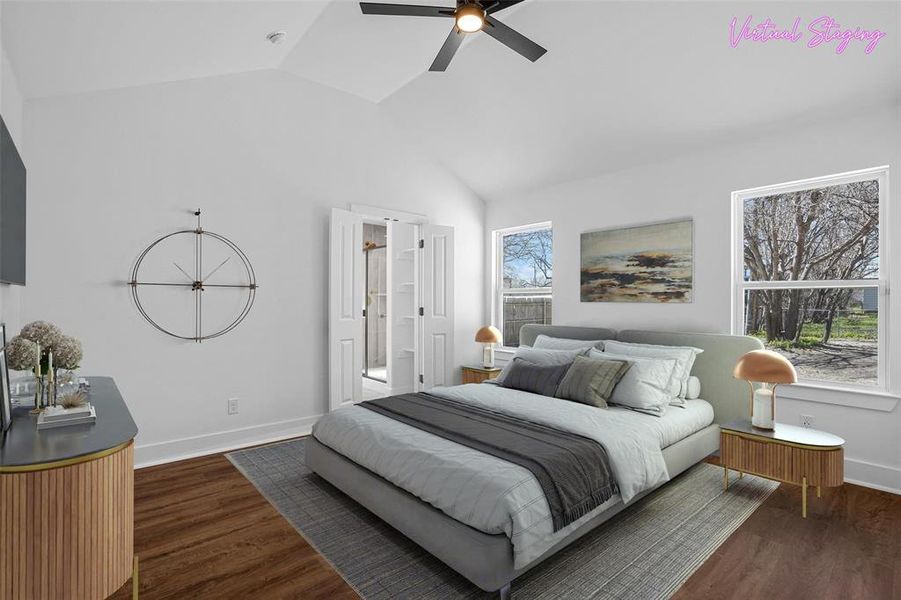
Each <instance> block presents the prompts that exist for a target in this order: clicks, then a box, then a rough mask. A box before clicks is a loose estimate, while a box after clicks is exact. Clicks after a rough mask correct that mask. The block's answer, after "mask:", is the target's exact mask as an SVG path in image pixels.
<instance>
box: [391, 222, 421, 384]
mask: <svg viewBox="0 0 901 600" xmlns="http://www.w3.org/2000/svg"><path fill="white" fill-rule="evenodd" d="M418 267H419V231H418V225H413V224H412V223H401V222H398V221H389V222H388V320H389V321H388V393H389V394H391V395H394V394H406V393H409V392H412V391H415V390H416V384H417V382H418V380H419V363H418V362H417V360H416V357H417V353H418V346H419V299H418V298H419V296H418V287H419V282H418V276H417V275H418V273H419V268H418Z"/></svg>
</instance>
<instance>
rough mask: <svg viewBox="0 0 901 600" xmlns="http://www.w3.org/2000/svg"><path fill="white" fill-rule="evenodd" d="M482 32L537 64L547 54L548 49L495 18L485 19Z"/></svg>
mask: <svg viewBox="0 0 901 600" xmlns="http://www.w3.org/2000/svg"><path fill="white" fill-rule="evenodd" d="M482 31H484V32H485V33H487V34H488V35H490V36H491V37H493V38H494V39H496V40H497V41H499V42H500V43H502V44H503V45H505V46H507V47H508V48H510V49H511V50H514V51H516V52H518V53H520V54H522V55H523V56H525V57H526V58H528V59H529V60H531V61H532V62H535V61H536V60H538V59H539V58H541V57H542V56H544V53H545V52H547V50H546V49H544V48H542V47H541V46H539V45H538V44H536V43H535V42H533V41H532V40H530V39H529V38H527V37H526V36H524V35H523V34H521V33H519V32H518V31H516V30H514V29H510V28H509V27H507V26H506V25H504V24H503V23H501V22H500V21H498V20H497V19H495V18H494V17H485V27H483V28H482Z"/></svg>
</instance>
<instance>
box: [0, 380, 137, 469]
mask: <svg viewBox="0 0 901 600" xmlns="http://www.w3.org/2000/svg"><path fill="white" fill-rule="evenodd" d="M87 379H88V381H89V382H90V384H91V388H90V392H89V393H88V401H89V402H90V403H91V404H93V405H94V407H95V408H96V410H97V421H96V422H95V423H89V424H81V425H69V426H66V427H56V428H53V429H42V430H40V431H38V429H37V415H31V414H28V413H29V411H30V410H31V408H32V407H31V406H19V407H16V408H14V409H13V413H12V423H11V424H10V427H9V429H8V430H7V431H6V434H5V435H3V438H2V440H0V471H2V470H3V469H4V468H9V467H27V466H32V465H33V466H35V467H36V468H37V467H38V466H39V465H43V464H46V463H54V462H58V461H64V460H69V459H73V458H78V457H80V456H85V455H88V454H95V453H97V452H102V451H104V450H109V449H111V448H115V447H117V446H121V445H122V444H125V443H127V442H129V441H130V440H132V439H134V437H135V436H136V435H137V434H138V427H137V425H135V422H134V420H133V419H132V418H131V413H130V412H128V407H127V406H126V405H125V401H124V400H123V399H122V395H121V394H120V393H119V389H118V388H117V387H116V384H115V382H114V381H113V379H112V378H111V377H88V378H87Z"/></svg>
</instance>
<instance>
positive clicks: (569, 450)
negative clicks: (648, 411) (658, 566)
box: [359, 393, 617, 531]
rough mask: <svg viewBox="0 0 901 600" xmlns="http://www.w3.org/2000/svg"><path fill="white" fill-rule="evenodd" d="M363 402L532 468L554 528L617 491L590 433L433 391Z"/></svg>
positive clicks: (383, 412) (365, 405)
mask: <svg viewBox="0 0 901 600" xmlns="http://www.w3.org/2000/svg"><path fill="white" fill-rule="evenodd" d="M359 406H362V407H364V408H368V409H369V410H371V411H374V412H377V413H379V414H382V415H385V416H387V417H390V418H392V419H395V420H397V421H400V422H402V423H406V424H408V425H411V426H413V427H416V428H417V429H421V430H423V431H427V432H429V433H432V434H434V435H437V436H440V437H442V438H445V439H447V440H450V441H453V442H456V443H459V444H462V445H464V446H467V447H470V448H473V449H475V450H479V451H481V452H485V453H487V454H491V455H492V456H496V457H497V458H500V459H503V460H506V461H509V462H512V463H515V464H517V465H520V466H522V467H524V468H526V469H528V470H529V471H531V473H532V474H533V475H534V476H535V478H536V479H537V480H538V483H539V485H540V486H541V488H542V491H543V492H544V495H545V498H546V499H547V503H548V506H549V507H550V511H551V517H552V519H553V525H554V531H559V530H560V529H562V528H563V527H566V526H567V525H569V524H570V523H572V522H573V521H576V520H577V519H579V518H580V517H582V516H583V515H585V514H587V513H589V512H591V511H592V510H594V509H595V508H597V507H598V506H600V505H601V504H603V503H604V502H605V501H606V500H608V499H609V498H610V497H611V496H612V495H613V494H615V493H616V492H617V488H616V482H615V481H614V479H613V475H612V472H611V469H610V463H609V460H608V458H607V452H606V450H605V449H604V447H603V446H602V445H601V444H599V443H598V442H596V441H595V440H592V439H590V438H587V437H583V436H580V435H577V434H574V433H571V432H568V431H563V430H560V429H555V428H552V427H548V426H546V425H541V424H538V423H534V422H531V421H526V420H523V419H518V418H516V417H512V416H509V415H504V414H501V413H497V412H493V411H490V410H485V409H482V408H478V407H475V406H472V405H469V404H463V403H460V402H455V401H453V400H449V399H446V398H439V397H437V396H432V395H430V394H422V393H419V394H402V395H400V396H392V397H390V398H380V399H378V400H370V401H368V402H363V403H361V404H360V405H359Z"/></svg>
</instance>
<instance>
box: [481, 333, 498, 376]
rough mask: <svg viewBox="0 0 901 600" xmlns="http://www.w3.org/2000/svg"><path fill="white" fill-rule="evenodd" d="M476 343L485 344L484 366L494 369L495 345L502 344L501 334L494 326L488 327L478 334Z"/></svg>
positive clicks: (483, 353)
mask: <svg viewBox="0 0 901 600" xmlns="http://www.w3.org/2000/svg"><path fill="white" fill-rule="evenodd" d="M476 341H477V342H478V343H480V344H484V345H485V347H484V349H483V350H482V366H483V367H485V368H486V369H492V368H494V345H495V344H500V343H501V332H500V331H499V330H498V328H497V327H495V326H493V325H486V326H484V327H482V328H481V329H479V330H478V331H477V332H476Z"/></svg>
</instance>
